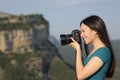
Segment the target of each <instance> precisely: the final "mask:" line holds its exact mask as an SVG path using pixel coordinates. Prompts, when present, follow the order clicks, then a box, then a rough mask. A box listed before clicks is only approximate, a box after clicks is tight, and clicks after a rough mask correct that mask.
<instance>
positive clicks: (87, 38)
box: [70, 15, 115, 80]
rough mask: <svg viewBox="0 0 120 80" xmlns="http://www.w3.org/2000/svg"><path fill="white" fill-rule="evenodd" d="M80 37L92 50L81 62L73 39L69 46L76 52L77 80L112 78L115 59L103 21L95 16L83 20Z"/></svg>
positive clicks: (78, 47)
mask: <svg viewBox="0 0 120 80" xmlns="http://www.w3.org/2000/svg"><path fill="white" fill-rule="evenodd" d="M80 28H81V37H82V38H83V39H84V42H85V44H86V45H87V44H92V46H93V49H92V50H91V52H90V53H89V54H88V55H87V58H86V59H85V60H84V61H83V60H82V51H81V48H80V45H79V44H78V43H77V42H76V41H75V40H74V39H73V38H71V39H72V41H73V42H72V43H70V46H72V47H73V48H74V49H75V50H76V76H77V80H104V79H105V77H112V75H113V72H114V69H115V59H114V54H113V51H112V47H111V44H110V40H109V37H108V33H107V30H106V26H105V23H104V21H103V20H102V19H101V18H100V17H99V16H96V15H92V16H89V17H87V18H86V19H84V20H83V21H82V22H81V23H80Z"/></svg>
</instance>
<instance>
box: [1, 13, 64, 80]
mask: <svg viewBox="0 0 120 80" xmlns="http://www.w3.org/2000/svg"><path fill="white" fill-rule="evenodd" d="M0 16H2V15H1V14H0ZM21 53H22V54H21ZM55 57H57V58H59V59H60V60H62V57H61V55H60V54H59V52H58V49H57V47H56V46H55V45H54V44H53V43H51V42H50V41H49V23H48V21H47V20H46V19H44V17H43V16H42V15H38V14H35V15H20V16H15V15H9V16H8V15H7V16H5V15H4V17H0V80H2V79H4V80H17V79H19V80H38V79H39V80H51V78H49V76H50V75H49V69H50V65H51V62H52V60H53V59H54V58H55ZM63 64H64V62H63ZM53 66H54V65H53ZM18 75H19V76H18ZM23 75H24V76H23ZM7 78H8V79H7Z"/></svg>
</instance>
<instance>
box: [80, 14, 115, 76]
mask: <svg viewBox="0 0 120 80" xmlns="http://www.w3.org/2000/svg"><path fill="white" fill-rule="evenodd" d="M82 23H84V24H85V25H87V26H88V27H89V28H90V29H92V30H95V31H96V32H97V33H98V36H99V38H100V39H101V41H102V42H103V43H104V44H105V46H106V47H108V48H109V50H110V52H111V54H112V61H111V64H110V68H109V70H108V73H107V77H109V78H111V77H112V76H113V73H114V69H115V57H114V53H113V49H112V45H111V43H110V39H109V36H108V32H107V29H106V25H105V23H104V21H103V20H102V19H101V18H100V17H99V16H96V15H92V16H89V17H87V18H85V19H84V20H83V21H82V22H81V23H80V25H81V24H82ZM85 48H87V47H86V45H85ZM85 50H88V49H85ZM86 52H87V51H86Z"/></svg>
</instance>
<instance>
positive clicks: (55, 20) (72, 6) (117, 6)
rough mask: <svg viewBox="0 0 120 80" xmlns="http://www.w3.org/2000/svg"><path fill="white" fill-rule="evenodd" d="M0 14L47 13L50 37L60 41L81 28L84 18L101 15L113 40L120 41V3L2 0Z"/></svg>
mask: <svg viewBox="0 0 120 80" xmlns="http://www.w3.org/2000/svg"><path fill="white" fill-rule="evenodd" d="M0 11H1V12H7V13H11V14H17V15H20V14H34V13H38V14H43V16H44V18H45V19H47V20H48V21H49V23H50V34H51V35H54V36H55V37H56V38H57V39H59V35H60V34H63V33H64V34H69V33H71V31H72V30H73V29H79V24H80V22H81V20H82V19H84V18H86V17H87V16H89V15H98V16H100V17H101V18H102V19H103V20H104V21H105V23H106V25H107V29H108V32H109V36H110V38H111V39H112V40H116V39H119V40H120V0H0Z"/></svg>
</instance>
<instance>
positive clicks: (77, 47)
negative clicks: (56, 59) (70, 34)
mask: <svg viewBox="0 0 120 80" xmlns="http://www.w3.org/2000/svg"><path fill="white" fill-rule="evenodd" d="M71 40H72V41H73V42H72V43H70V44H69V45H70V46H71V47H73V48H74V49H75V50H76V51H78V50H80V51H81V49H80V44H79V43H78V42H77V41H75V40H74V38H71Z"/></svg>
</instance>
